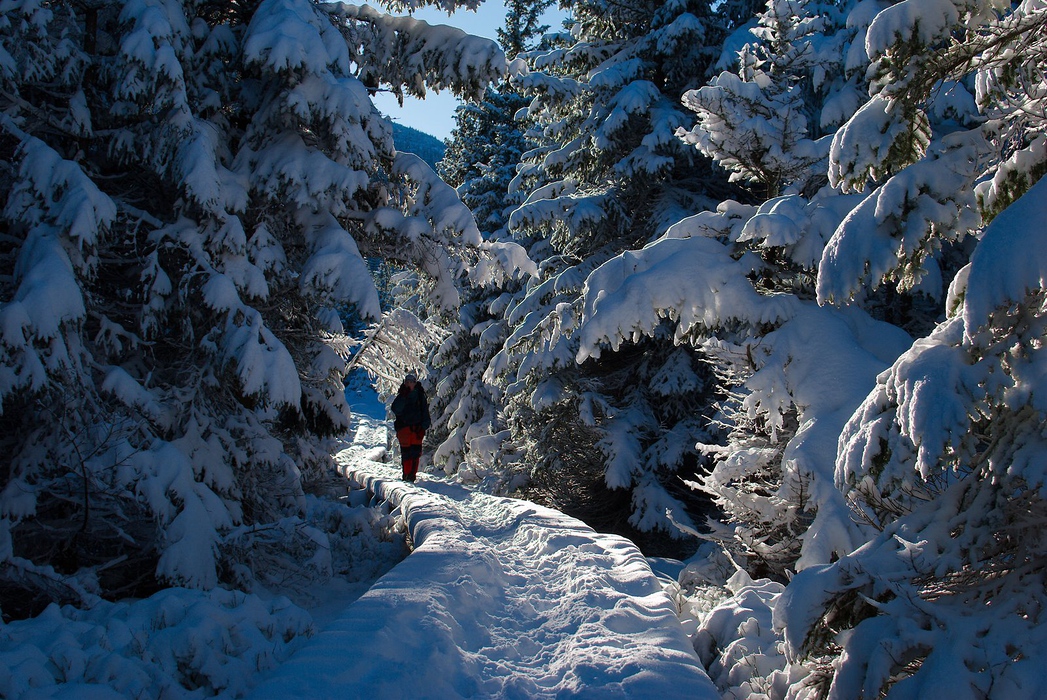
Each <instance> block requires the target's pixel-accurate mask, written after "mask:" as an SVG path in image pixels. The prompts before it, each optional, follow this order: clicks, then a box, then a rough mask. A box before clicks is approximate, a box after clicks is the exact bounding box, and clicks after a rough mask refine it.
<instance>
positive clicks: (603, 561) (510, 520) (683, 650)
mask: <svg viewBox="0 0 1047 700" xmlns="http://www.w3.org/2000/svg"><path fill="white" fill-rule="evenodd" d="M339 459H340V460H345V459H346V457H345V456H344V455H342V456H340V457H339ZM347 473H348V475H349V476H350V477H351V478H352V479H353V480H355V481H357V482H359V483H362V484H364V485H366V486H367V488H368V490H370V491H372V492H374V493H375V494H377V495H378V497H379V498H381V499H388V500H389V501H390V502H392V503H398V504H399V505H400V508H401V510H402V512H403V513H404V515H405V516H406V519H407V523H408V526H409V528H410V531H411V534H412V536H413V538H414V543H415V550H414V552H413V553H412V554H411V555H410V556H409V557H408V558H407V559H406V560H405V561H403V562H402V563H400V564H399V565H397V566H396V567H395V568H394V569H393V570H392V571H390V572H389V573H388V574H386V575H385V576H384V577H383V578H381V579H380V580H379V581H378V583H377V584H376V585H375V586H373V587H372V588H371V589H370V590H369V591H368V592H367V593H366V594H365V595H364V596H363V597H361V598H360V599H359V600H357V601H356V602H355V603H354V604H353V605H351V606H350V607H349V608H348V609H346V611H345V612H344V613H343V614H342V615H341V616H340V617H339V618H338V619H336V620H335V621H333V622H332V624H331V625H330V626H329V627H328V629H326V630H324V631H323V632H321V633H320V634H318V635H317V636H316V637H315V638H314V639H313V640H311V641H310V642H309V643H307V644H306V645H304V646H303V647H302V649H301V650H299V651H298V652H296V654H295V655H294V656H293V657H292V658H291V659H290V660H289V661H288V662H287V663H286V664H284V665H283V666H281V667H280V668H278V669H277V670H276V671H275V672H274V674H273V675H272V676H271V677H270V678H269V679H267V680H266V681H263V682H262V683H261V684H259V686H258V687H257V688H256V689H255V691H254V692H253V694H252V695H251V696H250V697H253V698H286V697H292V696H294V697H311V698H334V697H344V692H345V691H344V689H345V688H351V689H352V693H353V694H354V695H355V696H357V697H376V698H378V697H382V698H386V697H404V698H408V697H410V698H420V697H428V698H456V697H477V696H479V697H520V698H534V697H579V698H640V697H643V698H658V697H687V698H710V699H711V698H718V697H719V694H718V693H717V692H716V690H715V688H714V687H713V685H712V683H711V682H710V681H709V679H708V677H707V676H706V675H705V673H704V672H703V671H702V669H701V667H700V665H699V663H698V659H697V658H696V656H695V655H694V653H693V651H692V650H691V648H690V644H689V642H688V640H687V638H686V636H685V634H684V631H683V628H682V627H681V625H680V623H679V620H678V619H677V617H676V612H675V609H674V606H673V604H672V602H671V600H670V599H669V597H668V596H667V595H666V594H665V593H664V592H663V591H662V588H661V586H660V584H659V582H658V580H657V579H656V578H655V576H654V574H653V573H652V572H651V569H650V567H649V566H648V564H647V562H646V560H645V559H644V558H643V556H642V555H641V554H640V552H639V551H638V550H637V549H636V548H635V547H634V546H633V545H632V544H631V543H629V542H627V541H626V540H624V539H622V538H619V537H616V536H612V535H600V534H597V533H596V532H594V531H593V530H591V529H590V528H589V527H587V526H586V525H584V524H582V523H581V522H579V521H577V520H574V519H573V518H569V517H567V516H565V515H563V514H561V513H558V512H556V511H553V510H549V509H547V508H543V507H540V506H537V505H535V504H532V503H529V502H526V501H519V500H513V499H506V498H496V497H493V496H487V495H483V494H478V493H474V492H471V491H468V490H467V489H465V488H463V487H461V486H459V485H453V484H446V483H442V482H436V481H430V480H426V481H425V482H424V490H423V489H418V488H415V487H414V486H411V485H408V484H404V483H402V482H399V481H398V480H397V479H396V478H395V476H396V473H395V472H394V470H392V469H390V468H389V467H385V466H382V465H377V464H361V465H358V466H353V465H347ZM422 478H425V477H424V476H423V477H422Z"/></svg>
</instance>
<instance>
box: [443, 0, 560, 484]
mask: <svg viewBox="0 0 1047 700" xmlns="http://www.w3.org/2000/svg"><path fill="white" fill-rule="evenodd" d="M549 5H550V2H548V1H547V0H542V1H540V2H525V1H524V0H513V2H511V3H509V5H508V8H507V10H508V11H507V14H506V20H505V26H504V27H502V28H499V30H498V37H499V40H500V42H502V45H503V49H504V50H505V52H506V54H507V55H509V56H514V55H516V54H519V53H521V52H523V51H524V50H525V49H528V48H531V47H532V44H534V43H535V42H536V41H539V38H538V35H539V34H541V33H542V32H544V31H545V30H546V29H547V27H546V26H544V25H541V24H540V17H541V14H542V13H543V12H544V11H545V10H546V9H547V8H548V6H549ZM528 102H529V100H528V99H527V98H525V97H524V96H522V95H520V93H519V92H518V91H517V90H516V88H515V87H514V86H513V85H512V84H510V83H509V82H508V81H502V82H501V83H499V84H498V85H497V86H492V87H489V88H488V90H487V93H486V94H485V96H484V99H483V100H482V101H480V102H478V103H467V104H465V105H463V106H461V107H459V108H458V110H457V113H456V115H455V119H456V122H457V127H456V128H455V131H454V133H453V134H452V137H451V140H450V141H449V142H448V149H447V155H446V157H445V158H444V160H443V161H442V162H441V164H440V172H441V174H442V176H443V177H444V178H445V179H446V180H447V181H448V182H449V183H450V184H452V185H454V186H456V187H457V188H458V193H459V195H460V196H461V197H462V201H463V202H465V203H466V204H467V205H469V207H470V209H471V210H472V212H473V215H474V216H475V217H476V221H477V225H478V226H479V228H480V230H481V231H482V232H483V235H484V237H485V238H486V239H487V240H489V241H506V242H508V241H512V240H514V239H513V237H512V236H511V235H510V234H508V233H507V232H506V231H505V224H506V215H507V212H508V211H509V210H510V209H511V208H512V206H513V205H514V204H519V203H520V201H521V197H520V193H516V194H510V192H509V185H510V183H511V181H512V179H513V177H514V176H515V175H516V169H517V166H518V165H519V163H520V159H521V157H522V155H523V153H524V152H525V151H526V150H527V149H528V143H529V140H528V137H527V136H526V135H525V131H526V129H525V126H524V125H523V124H522V123H520V122H518V121H517V119H516V115H517V114H518V113H519V112H520V111H521V110H522V109H524V108H525V107H526V105H527V103H528ZM526 268H527V269H528V270H530V271H531V274H533V273H534V265H533V264H528V265H526ZM521 284H522V281H521V279H520V277H514V278H511V279H505V280H503V281H502V282H501V283H497V284H489V285H478V286H475V287H473V288H471V289H470V290H469V292H468V293H467V298H466V300H465V302H464V303H463V304H462V308H461V311H460V313H459V315H458V317H457V318H456V319H454V320H453V321H452V322H450V323H448V324H447V328H446V331H447V334H446V339H445V340H444V342H443V343H441V345H440V346H439V347H438V348H436V351H435V353H434V354H433V356H432V357H431V358H430V363H431V365H432V370H433V375H432V379H433V381H434V382H435V383H436V384H437V391H436V392H434V395H433V397H432V404H431V406H432V410H433V411H434V412H435V413H436V414H437V415H438V416H439V417H440V419H439V420H437V421H436V426H435V427H434V430H433V431H432V436H433V439H434V440H435V441H436V442H437V443H438V444H437V446H436V447H435V449H434V451H433V459H434V462H435V463H436V464H437V465H438V466H440V467H441V468H442V469H443V470H444V471H445V472H446V473H448V474H456V473H457V474H458V477H459V478H462V479H470V480H472V479H486V478H488V477H490V483H489V484H488V488H489V489H491V490H494V491H506V490H509V489H511V487H512V485H513V484H514V479H513V477H512V476H511V471H512V470H511V469H504V468H501V467H499V468H496V464H495V463H496V461H497V462H498V463H501V464H505V463H506V462H512V461H513V458H512V457H511V452H512V448H511V447H509V446H508V445H506V444H504V443H505V441H506V439H507V438H508V436H509V433H508V431H507V429H506V425H505V421H504V419H503V417H502V415H501V410H502V405H503V403H504V402H503V398H502V392H501V389H500V388H499V387H498V386H497V385H495V384H493V383H491V382H489V381H487V380H485V378H484V372H485V370H486V368H487V365H488V363H489V362H490V360H491V357H492V356H493V355H494V354H495V353H496V352H497V351H498V350H499V349H500V348H501V346H502V343H503V342H504V341H505V337H506V324H505V321H504V309H505V304H506V300H507V299H508V298H509V296H510V295H511V294H512V293H513V292H515V291H517V290H519V288H520V286H521ZM503 448H504V449H503Z"/></svg>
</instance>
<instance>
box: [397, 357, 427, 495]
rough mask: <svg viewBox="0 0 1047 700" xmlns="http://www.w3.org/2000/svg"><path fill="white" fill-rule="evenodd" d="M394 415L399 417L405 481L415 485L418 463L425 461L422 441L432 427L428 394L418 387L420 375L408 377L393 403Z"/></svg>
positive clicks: (398, 429) (398, 434)
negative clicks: (423, 459) (420, 460)
mask: <svg viewBox="0 0 1047 700" xmlns="http://www.w3.org/2000/svg"><path fill="white" fill-rule="evenodd" d="M393 413H395V414H396V420H395V421H394V422H393V428H394V429H395V430H396V439H397V440H398V441H399V442H400V455H401V458H402V460H403V467H404V474H403V478H404V481H414V480H415V477H416V476H417V475H418V460H419V459H421V457H422V438H424V437H425V431H426V430H428V429H429V425H430V423H431V421H430V419H429V402H428V401H426V399H425V390H424V389H422V385H421V384H419V383H418V377H417V376H416V375H414V374H408V375H407V376H406V377H404V381H403V384H401V385H400V389H399V390H398V391H397V392H396V398H395V399H393Z"/></svg>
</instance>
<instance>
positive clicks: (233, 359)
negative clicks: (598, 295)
mask: <svg viewBox="0 0 1047 700" xmlns="http://www.w3.org/2000/svg"><path fill="white" fill-rule="evenodd" d="M2 9H3V11H2V13H0V84H2V88H0V142H2V148H0V153H2V166H0V180H2V182H3V186H2V188H0V192H2V193H3V194H2V211H0V217H2V220H3V235H2V240H0V246H2V248H0V253H2V257H0V265H2V270H3V271H2V276H0V284H2V298H0V422H2V425H3V430H2V431H0V441H2V445H3V451H4V455H5V458H4V464H3V468H2V471H0V571H2V574H0V577H2V581H3V588H4V591H5V593H4V613H5V614H13V613H15V612H16V610H15V608H17V609H18V611H20V612H27V611H29V610H31V609H32V608H33V607H34V605H35V603H33V602H32V601H28V600H22V599H20V598H19V596H20V595H25V596H37V597H38V598H41V599H43V600H44V602H46V600H75V599H77V598H78V597H79V598H83V597H84V596H89V595H90V594H92V593H103V594H106V595H113V596H119V595H127V594H129V593H132V592H133V591H135V590H144V589H146V588H148V587H149V586H150V585H155V584H153V583H150V582H153V581H155V582H159V583H171V584H184V585H189V586H195V587H203V588H207V587H211V586H214V585H216V583H218V581H219V578H220V577H224V578H226V579H230V578H236V577H238V576H241V575H246V576H249V575H250V568H251V565H252V562H251V549H250V547H245V543H247V542H249V541H250V540H251V539H252V538H256V537H260V536H264V534H262V533H264V528H263V529H258V528H256V527H255V526H257V525H260V524H264V523H267V522H271V521H274V520H276V519H279V518H282V517H285V516H288V515H294V514H295V513H296V512H297V510H298V509H299V508H300V506H301V503H302V497H303V493H304V491H305V489H307V488H310V484H312V485H313V486H312V487H314V488H315V487H316V485H317V483H318V482H319V481H320V480H321V479H322V477H323V474H324V470H325V467H326V465H327V463H328V461H329V457H328V456H327V454H326V453H325V452H323V451H322V450H321V449H320V443H319V442H318V440H319V438H321V437H323V436H327V435H334V434H337V433H338V432H340V431H342V430H344V428H345V427H346V426H347V420H348V408H347V406H346V404H345V401H344V397H343V394H342V377H343V374H344V371H345V356H346V343H345V338H344V336H343V335H342V328H341V324H340V322H339V320H338V314H337V313H336V309H337V308H340V307H345V306H350V307H353V308H355V309H356V310H357V312H358V313H359V314H361V315H362V316H365V317H367V316H370V317H376V316H377V315H378V314H379V313H380V311H379V308H378V306H379V305H378V297H377V293H376V291H375V287H374V283H373V281H372V278H371V276H370V274H369V273H368V270H367V267H366V265H365V263H364V259H363V256H382V257H386V258H391V259H396V260H398V261H400V262H401V263H402V264H404V265H410V266H416V267H418V268H419V269H420V270H421V271H422V272H421V274H423V275H424V276H425V277H426V278H427V279H428V280H430V285H431V288H432V295H433V300H434V303H435V304H439V305H444V306H446V307H449V308H450V307H453V306H454V305H455V304H456V303H457V301H458V292H457V289H456V286H457V284H458V281H459V278H460V276H461V275H462V274H463V272H464V267H465V262H464V261H465V259H466V256H465V255H464V251H465V250H466V249H468V248H472V249H473V250H475V251H476V252H475V253H474V254H473V255H474V256H478V255H481V254H483V253H482V251H481V250H480V248H481V247H482V246H483V244H482V242H481V239H480V236H479V232H478V231H477V229H476V227H475V225H474V223H473V220H472V217H471V215H470V214H469V212H468V210H466V209H465V207H463V206H462V204H461V203H460V201H459V199H458V197H457V196H456V194H455V193H454V191H453V190H452V189H451V188H450V187H448V186H447V185H445V184H443V183H442V182H441V181H440V180H439V179H438V178H437V177H436V176H435V174H434V173H433V172H432V170H431V169H430V168H429V167H428V166H426V165H425V164H424V163H422V162H421V161H420V160H419V159H417V158H416V157H414V156H411V155H407V154H399V153H397V152H396V151H395V150H394V149H393V146H392V139H391V130H390V128H389V125H388V123H387V122H385V121H384V120H383V119H382V118H381V117H380V115H379V114H378V113H377V112H376V111H375V109H374V107H373V106H372V104H371V101H370V97H369V93H368V90H369V88H371V89H373V88H376V87H378V86H388V87H391V89H393V90H395V91H401V90H407V91H410V92H413V93H416V94H418V93H423V92H424V91H425V90H426V89H427V87H428V88H452V89H455V90H457V91H459V92H462V93H467V94H471V95H478V94H481V93H482V91H483V89H484V87H485V86H486V84H487V83H488V82H490V81H491V80H494V79H497V78H498V77H499V76H500V75H501V74H502V72H503V71H504V66H505V63H504V56H503V54H502V52H501V50H500V49H498V47H497V46H496V45H495V44H494V43H493V42H490V41H487V40H482V39H475V38H471V37H467V36H466V35H464V34H463V33H462V32H460V31H459V30H455V29H451V28H446V27H435V26H429V25H427V24H425V23H422V22H417V21H415V20H412V19H410V18H405V17H392V16H386V15H382V14H380V13H378V12H376V11H375V10H374V9H372V8H369V7H367V6H359V7H358V6H354V5H348V4H341V3H335V4H322V3H316V2H311V1H309V0H264V1H263V2H251V3H209V2H196V1H194V0H184V1H164V2H162V1H160V0H128V1H127V2H110V3H102V2H88V3H78V4H62V3H40V2H35V1H31V0H25V1H23V0H13V1H12V2H8V3H6V4H5V5H4V7H3V8H2ZM277 529H279V528H277ZM300 538H301V542H300V543H299V544H301V546H302V547H303V549H308V548H310V547H312V548H315V547H316V546H317V545H318V544H319V545H322V542H320V541H319V540H318V539H317V538H321V539H322V533H319V534H317V533H315V532H314V533H312V534H310V533H300ZM288 546H289V547H290V546H294V544H293V543H292V544H289V545H288ZM233 551H235V552H236V557H237V558H242V559H243V560H241V561H239V562H237V563H235V565H234V562H232V561H231V560H230V552H233ZM245 571H246V572H247V573H246V574H244V572H245ZM9 594H10V595H9Z"/></svg>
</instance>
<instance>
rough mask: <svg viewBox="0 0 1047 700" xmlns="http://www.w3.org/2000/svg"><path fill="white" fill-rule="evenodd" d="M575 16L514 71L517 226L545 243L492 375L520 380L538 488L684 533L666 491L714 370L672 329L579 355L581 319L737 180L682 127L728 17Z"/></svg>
mask: <svg viewBox="0 0 1047 700" xmlns="http://www.w3.org/2000/svg"><path fill="white" fill-rule="evenodd" d="M572 13H573V16H572V24H571V26H570V33H569V35H566V36H561V37H560V41H561V43H559V44H557V45H555V46H553V47H552V48H548V49H540V50H536V51H533V52H530V53H529V54H528V56H527V67H526V68H525V69H524V68H521V69H520V70H519V71H518V72H517V73H516V74H515V75H514V77H513V83H514V84H515V85H517V86H519V88H520V89H521V90H522V91H523V92H524V93H525V94H528V95H529V96H531V98H532V101H531V103H530V105H529V107H528V110H527V118H528V119H530V120H532V121H533V123H534V125H535V126H534V128H533V131H532V133H533V134H534V137H535V138H536V145H535V147H534V148H532V149H531V150H530V151H529V152H528V153H526V154H525V156H524V159H523V164H522V165H521V168H520V172H519V174H518V175H517V177H516V179H515V180H514V182H513V184H512V192H513V193H514V194H515V193H522V195H523V196H524V197H525V199H524V201H523V203H522V204H521V205H520V206H519V207H517V208H516V209H515V210H514V211H513V212H512V214H511V215H510V218H509V228H510V230H511V231H513V232H514V233H516V234H517V235H520V236H526V237H528V238H529V240H531V241H533V242H532V243H531V245H530V247H529V252H530V255H531V258H532V259H533V260H535V261H536V262H537V263H538V265H539V270H540V276H539V277H537V278H536V279H534V280H533V281H531V282H529V284H528V287H527V289H526V290H525V291H524V293H522V294H519V295H516V296H515V297H514V298H512V299H511V300H510V303H509V304H508V305H507V306H506V307H505V308H506V314H507V315H506V318H507V320H508V323H509V334H508V337H507V339H506V341H505V342H504V344H503V347H502V349H501V350H500V352H499V353H498V354H497V355H496V356H495V357H494V359H493V361H492V362H491V364H490V366H489V368H488V371H487V375H486V376H487V377H488V378H489V380H490V381H494V382H497V383H499V384H500V385H501V386H503V387H504V388H505V391H506V396H507V407H506V416H507V419H508V423H509V426H510V430H511V433H512V436H513V445H514V446H518V447H522V448H523V449H524V454H525V464H526V466H527V469H528V471H530V473H531V475H532V477H533V481H532V486H533V487H534V488H535V489H536V493H540V494H542V495H543V497H545V498H549V499H552V501H553V502H555V503H557V504H558V505H559V506H561V507H563V508H565V509H567V510H568V511H569V512H572V513H575V514H578V515H580V516H581V517H583V518H586V519H588V520H589V522H591V523H593V524H596V525H600V526H604V527H620V528H623V529H629V528H632V531H633V532H636V531H654V530H658V531H661V533H662V534H661V535H659V536H658V537H659V538H662V539H664V532H666V531H669V532H675V533H677V534H678V533H679V531H678V530H677V529H676V528H675V526H673V525H672V524H671V523H670V521H669V520H668V519H667V518H666V517H665V512H666V508H667V507H672V508H674V509H675V510H676V511H677V513H678V514H679V515H680V518H681V520H682V521H683V522H684V524H686V521H687V516H686V514H685V513H684V510H685V509H684V508H682V507H681V506H680V504H679V502H678V500H677V498H676V497H675V496H674V495H672V493H670V491H669V490H668V489H667V486H668V487H670V488H674V489H676V488H677V487H678V486H679V485H680V484H681V482H679V479H678V477H677V476H676V474H677V471H678V470H680V469H681V467H683V468H685V469H691V468H693V467H694V465H695V461H696V455H695V451H694V447H693V445H694V443H695V442H696V441H697V440H698V438H699V437H704V435H705V434H704V432H703V431H702V430H701V429H700V428H699V427H698V420H697V418H696V415H697V414H698V413H700V412H701V407H702V406H705V405H707V404H708V403H710V399H709V397H708V395H707V392H706V381H705V377H703V374H704V372H703V370H702V367H701V366H700V364H699V363H698V362H697V359H696V357H695V355H694V353H692V352H689V351H687V350H686V349H685V350H680V349H679V348H676V347H675V346H674V345H673V344H672V343H671V341H670V338H669V336H667V335H663V336H660V337H658V338H657V339H640V338H637V340H638V343H637V344H636V345H635V346H631V347H628V348H625V347H623V348H621V351H620V352H618V353H615V355H614V356H613V357H612V356H610V355H608V356H605V357H602V358H600V359H599V360H595V359H594V360H593V361H590V362H588V363H585V364H581V365H580V364H579V363H578V362H576V356H577V353H578V347H579V346H578V338H577V335H576V330H577V325H578V321H579V319H580V318H581V314H582V286H583V284H584V281H585V278H586V277H587V276H588V275H589V274H590V273H591V272H592V271H593V270H594V269H596V268H597V267H598V266H599V265H600V264H601V263H603V262H605V261H606V260H608V259H609V258H611V257H613V256H615V255H617V254H618V253H620V252H622V251H623V250H628V249H630V248H635V247H638V246H641V245H643V244H644V243H646V242H648V241H650V240H652V239H653V238H655V237H657V236H658V235H659V234H661V233H663V232H664V230H665V229H666V228H667V227H668V225H669V224H670V223H671V222H673V221H676V220H678V219H680V218H682V216H684V215H685V214H687V213H691V212H694V211H696V210H700V209H703V208H706V207H708V206H710V205H711V204H712V203H714V202H715V201H717V200H718V199H719V198H720V197H721V196H722V194H723V193H724V192H733V191H735V190H734V189H733V188H731V187H730V186H728V185H727V183H726V178H725V177H723V176H722V175H719V174H715V173H714V172H713V170H712V168H711V167H710V166H711V164H709V162H708V161H707V160H706V159H704V158H702V157H701V156H700V154H698V153H697V152H695V151H694V150H693V149H691V148H688V147H687V145H686V144H684V143H683V142H682V141H680V140H679V139H678V138H676V136H675V130H676V129H677V128H679V127H681V126H684V125H688V124H689V123H691V122H692V120H691V118H690V116H689V113H688V112H687V110H686V109H684V107H683V106H682V105H681V104H680V101H679V100H680V96H681V95H682V94H683V93H684V92H685V91H687V90H689V89H692V88H695V87H698V86H700V85H701V84H702V81H703V80H704V79H705V76H706V70H707V68H708V67H709V66H711V65H712V63H713V61H714V60H715V59H716V57H717V56H718V55H719V51H720V48H719V47H720V44H721V42H722V40H723V38H724V37H725V36H726V33H727V27H726V25H725V19H724V17H723V16H722V15H720V14H717V13H716V12H714V11H713V10H712V9H711V8H710V7H709V4H708V3H705V2H701V1H699V0H695V1H689V2H674V3H644V2H641V3H638V4H637V3H633V4H629V5H625V4H622V3H614V2H602V1H596V2H581V3H576V4H574V5H573V6H572ZM710 193H714V194H715V195H716V196H715V197H711V196H710ZM679 492H683V493H685V494H686V489H678V490H677V493H679Z"/></svg>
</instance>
